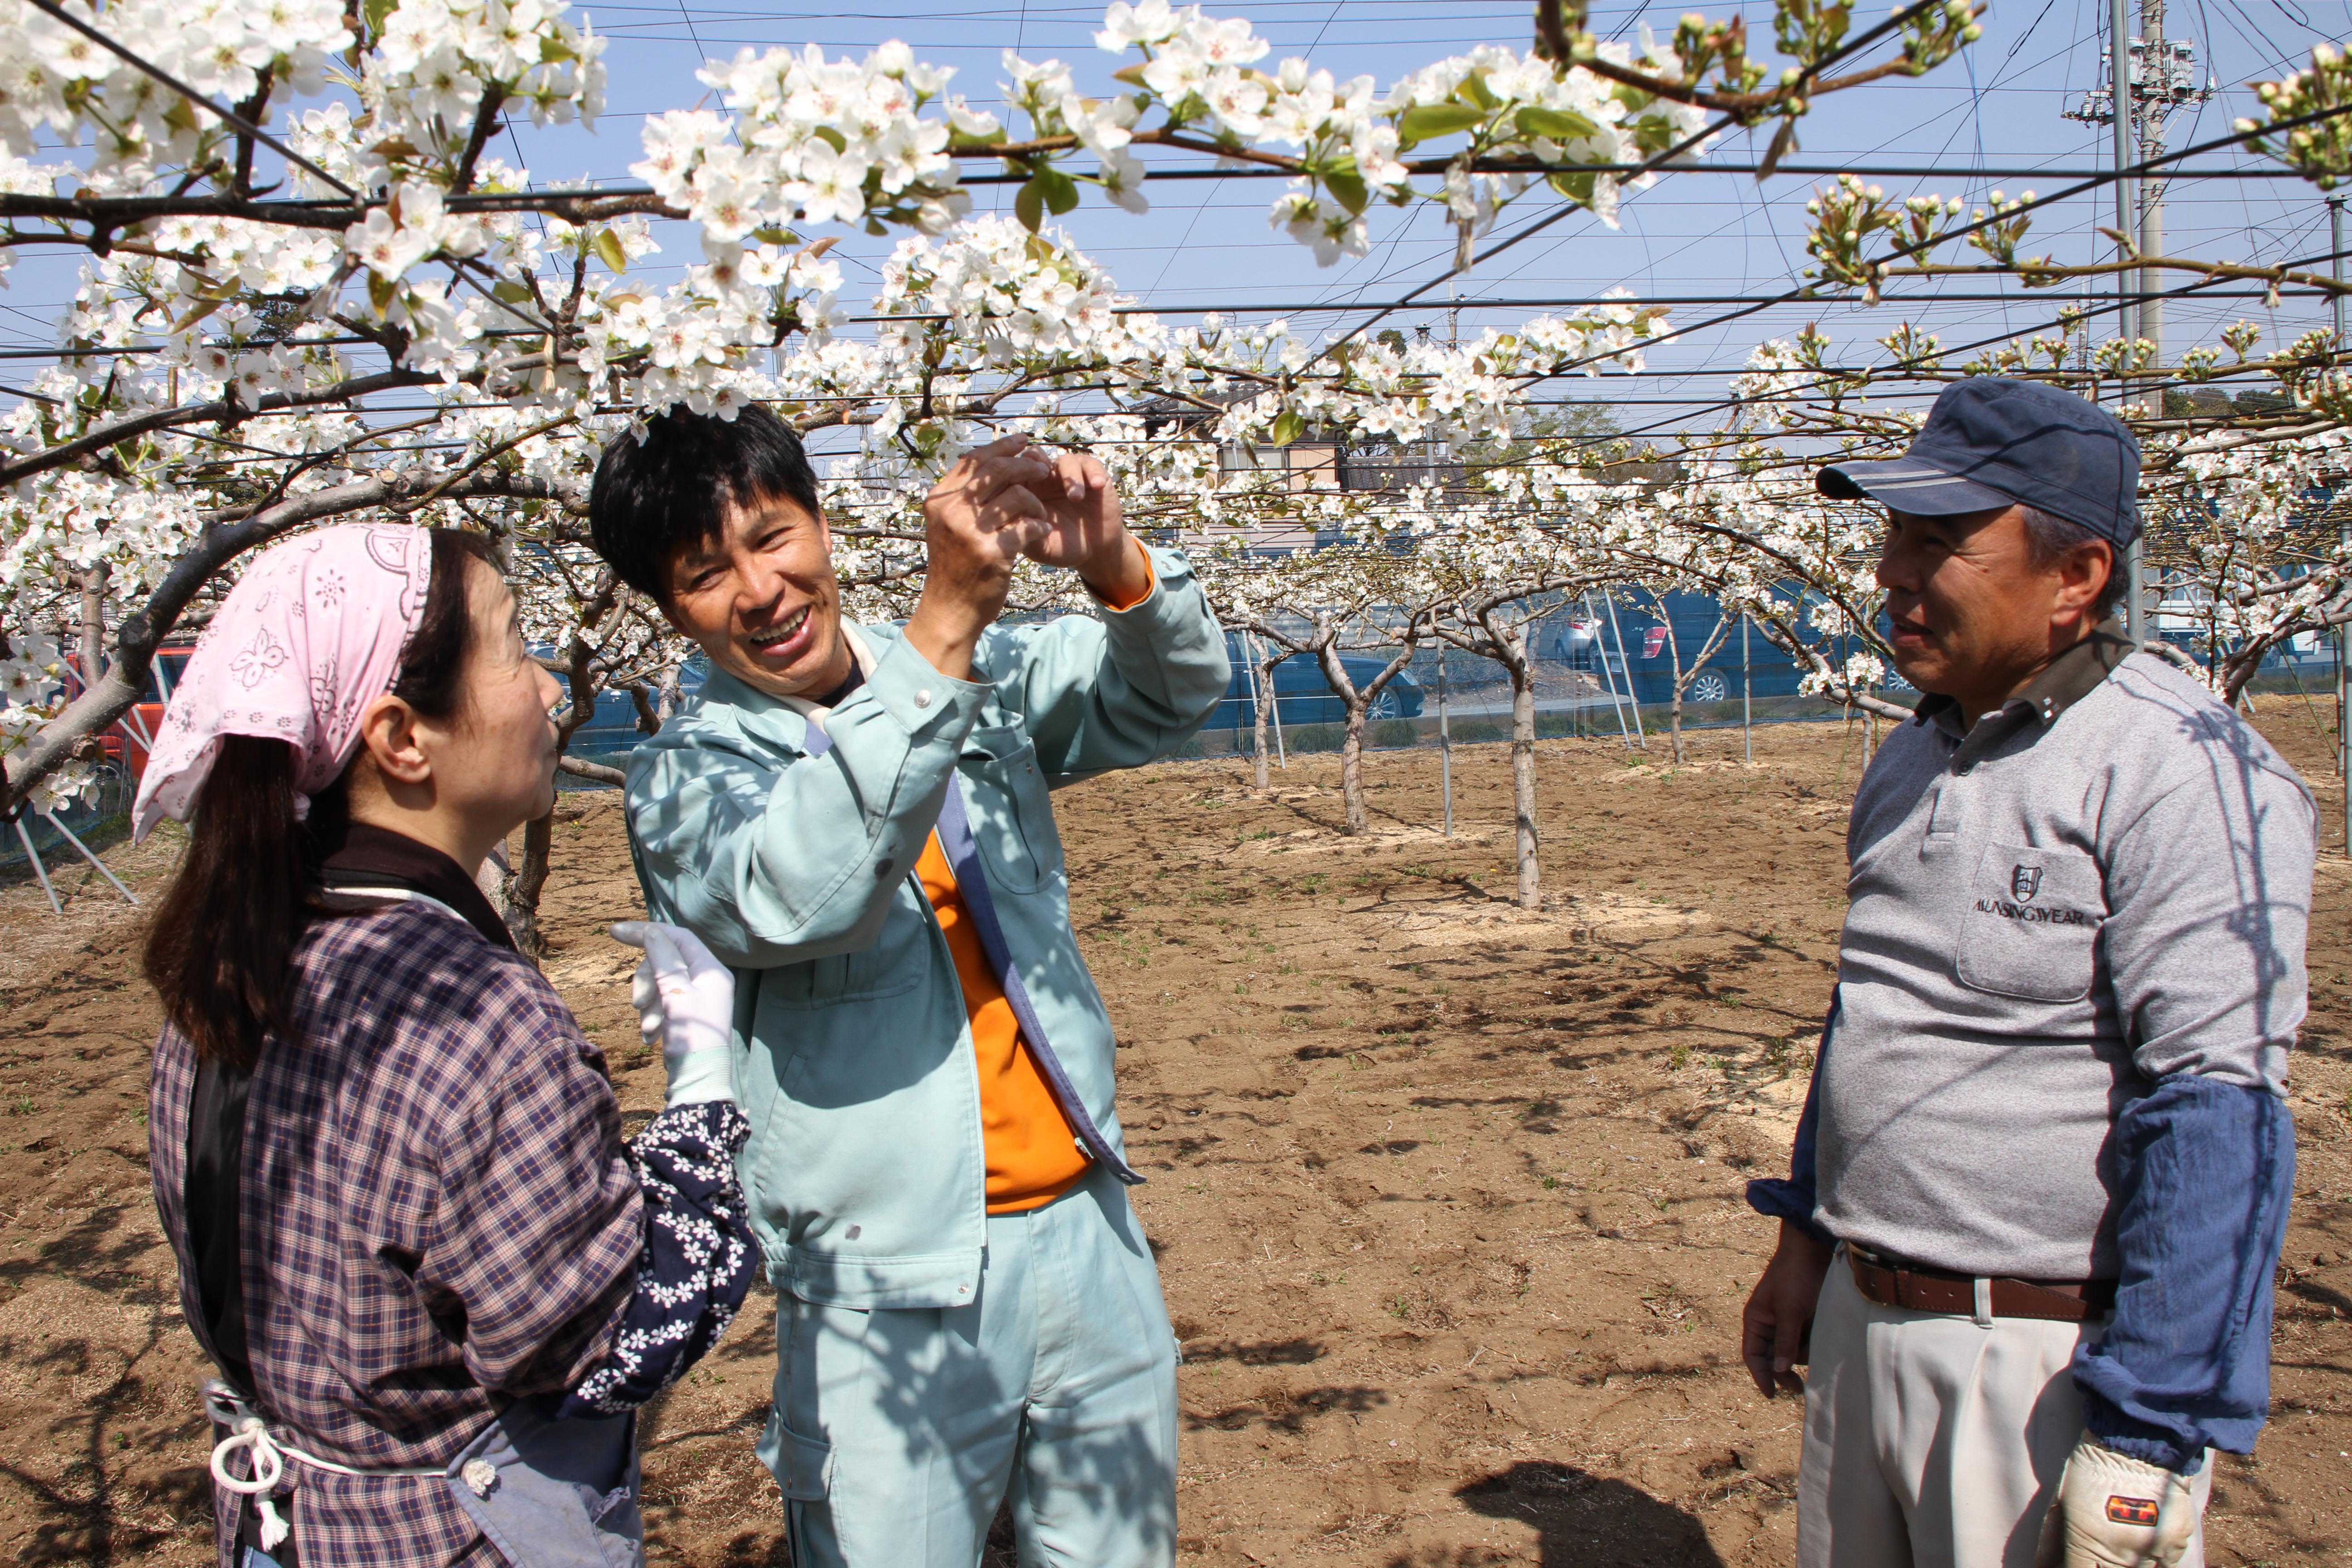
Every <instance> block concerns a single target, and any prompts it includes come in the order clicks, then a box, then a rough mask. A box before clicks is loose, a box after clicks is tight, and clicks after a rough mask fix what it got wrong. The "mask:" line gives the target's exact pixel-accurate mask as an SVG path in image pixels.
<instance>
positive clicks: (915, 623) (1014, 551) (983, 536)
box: [907, 436, 1061, 680]
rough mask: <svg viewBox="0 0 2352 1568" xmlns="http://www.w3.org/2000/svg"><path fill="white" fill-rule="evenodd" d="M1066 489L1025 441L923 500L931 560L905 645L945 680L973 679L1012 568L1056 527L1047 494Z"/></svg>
mask: <svg viewBox="0 0 2352 1568" xmlns="http://www.w3.org/2000/svg"><path fill="white" fill-rule="evenodd" d="M1059 488H1061V481H1060V480H1059V479H1057V477H1056V475H1055V471H1054V464H1053V462H1052V461H1051V460H1050V459H1049V458H1046V457H1045V455H1044V454H1042V453H1039V452H1037V451H1034V450H1033V449H1032V448H1031V447H1030V446H1029V438H1028V437H1025V436H1008V437H1004V438H1003V440H1001V441H992V442H991V443H989V444H988V445H987V446H985V447H979V448H977V449H975V450H973V451H970V452H967V453H965V454H964V455H963V456H962V457H961V458H958V459H957V460H956V464H955V467H953V468H950V469H949V470H948V471H947V472H946V473H945V474H943V475H941V476H940V482H939V483H938V484H935V485H933V486H932V487H931V492H930V494H929V495H928V496H926V497H924V498H923V534H924V544H925V548H926V551H927V552H928V560H927V563H926V564H925V568H924V573H923V595H922V597H921V598H920V599H919V601H917V603H916V605H915V613H914V615H913V616H911V617H909V618H908V622H907V640H908V642H910V643H912V644H913V645H914V646H915V650H916V651H917V652H918V653H920V654H921V655H922V656H923V657H924V658H927V659H929V660H930V662H931V668H934V669H937V670H938V671H939V672H940V674H941V675H945V676H950V677H952V678H953V679H958V680H961V679H965V678H966V677H968V676H969V675H970V674H971V650H972V647H973V646H974V645H975V644H977V643H978V642H979V641H980V634H981V633H982V632H983V631H985V630H987V629H988V626H989V625H990V624H991V623H992V622H993V621H994V620H995V619H996V617H997V616H998V615H999V613H1001V612H1002V611H1003V608H1004V596H1005V595H1006V594H1007V593H1009V592H1011V590H1012V587H1013V567H1014V566H1015V565H1016V564H1018V563H1019V562H1020V559H1021V557H1022V556H1024V555H1034V554H1035V553H1036V551H1037V549H1038V547H1039V546H1040V544H1042V542H1044V541H1045V537H1046V535H1047V534H1048V533H1049V532H1051V531H1052V528H1053V521H1052V519H1051V518H1050V517H1049V516H1048V514H1047V512H1046V509H1045V505H1044V503H1043V502H1041V501H1040V500H1038V499H1037V496H1038V492H1039V491H1041V490H1046V491H1050V490H1054V489H1059Z"/></svg>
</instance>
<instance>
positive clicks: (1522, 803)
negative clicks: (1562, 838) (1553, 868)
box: [1504, 630, 1543, 910]
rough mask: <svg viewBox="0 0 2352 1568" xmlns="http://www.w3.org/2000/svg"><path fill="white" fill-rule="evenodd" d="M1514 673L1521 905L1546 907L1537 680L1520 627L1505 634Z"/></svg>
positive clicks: (1515, 833)
mask: <svg viewBox="0 0 2352 1568" xmlns="http://www.w3.org/2000/svg"><path fill="white" fill-rule="evenodd" d="M1504 646H1505V647H1507V649H1508V651H1509V653H1510V656H1511V657H1510V658H1509V659H1508V660H1507V668H1509V670H1510V672H1511V827H1512V838H1513V846H1512V847H1513V850H1514V853H1515V854H1516V855H1517V859H1518V868H1519V908H1521V909H1523V910H1539V909H1541V908H1543V885H1542V879H1541V874H1540V873H1539V872H1538V869H1537V867H1536V679H1535V669H1534V667H1533V666H1531V665H1529V664H1528V641H1527V637H1526V635H1525V634H1524V633H1521V632H1519V631H1517V630H1512V631H1508V632H1506V633H1505V634H1504Z"/></svg>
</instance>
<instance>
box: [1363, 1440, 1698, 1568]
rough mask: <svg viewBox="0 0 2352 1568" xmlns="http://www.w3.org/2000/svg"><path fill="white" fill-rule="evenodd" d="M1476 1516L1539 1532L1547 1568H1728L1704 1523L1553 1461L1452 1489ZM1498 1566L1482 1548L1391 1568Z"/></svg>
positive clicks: (1411, 1558)
mask: <svg viewBox="0 0 2352 1568" xmlns="http://www.w3.org/2000/svg"><path fill="white" fill-rule="evenodd" d="M1454 1496H1455V1497H1456V1498H1458V1499H1460V1500H1461V1502H1462V1506H1463V1507H1465V1508H1466V1509H1468V1510H1470V1511H1471V1512H1472V1513H1475V1514H1481V1515H1484V1516H1485V1517H1486V1518H1488V1519H1515V1520H1517V1521H1520V1522H1521V1523H1523V1524H1528V1525H1532V1526H1534V1527H1535V1531H1536V1544H1537V1550H1538V1557H1537V1561H1538V1563H1541V1564H1542V1565H1543V1568H1724V1564H1723V1559H1722V1558H1721V1557H1719V1556H1717V1554H1716V1551H1715V1548H1714V1547H1712V1546H1710V1545H1708V1544H1707V1539H1706V1531H1705V1530H1703V1529H1702V1528H1700V1525H1699V1522H1698V1521H1697V1520H1696V1518H1694V1517H1693V1516H1692V1515H1691V1514H1689V1513H1688V1512H1686V1511H1685V1510H1682V1509H1679V1508H1676V1507H1675V1506H1674V1505H1673V1504H1672V1503H1668V1502H1662V1501H1660V1500H1658V1499H1656V1498H1654V1497H1652V1496H1651V1495H1650V1494H1649V1493H1647V1492H1645V1491H1643V1489H1641V1488H1639V1487H1637V1486H1634V1485H1633V1484H1632V1483H1631V1482H1628V1481H1621V1480H1614V1479H1610V1478H1608V1477H1604V1476H1595V1475H1591V1474H1588V1473H1587V1472H1585V1471H1583V1470H1580V1469H1578V1468H1576V1467H1575V1466H1573V1465H1562V1464H1556V1463H1553V1462H1550V1461H1548V1460H1522V1461H1521V1462H1519V1463H1518V1464H1516V1465H1513V1466H1512V1467H1511V1468H1508V1469H1507V1470H1497V1471H1496V1473H1494V1474H1493V1475H1491V1476H1484V1477H1481V1478H1480V1479H1477V1480H1475V1481H1471V1482H1469V1483H1468V1484H1467V1485H1465V1486H1461V1487H1457V1488H1455V1489H1454ZM1517 1560H1518V1559H1516V1558H1512V1559H1499V1558H1496V1557H1494V1556H1492V1555H1491V1554H1486V1553H1485V1549H1483V1548H1471V1549H1469V1550H1467V1551H1462V1552H1454V1553H1453V1554H1451V1555H1446V1554H1444V1553H1442V1552H1441V1553H1433V1552H1428V1551H1423V1552H1412V1553H1407V1554H1405V1555H1403V1556H1400V1557H1397V1558H1394V1559H1392V1560H1391V1563H1389V1568H1469V1565H1471V1564H1474V1563H1486V1562H1500V1561H1517Z"/></svg>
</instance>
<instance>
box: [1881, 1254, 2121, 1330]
mask: <svg viewBox="0 0 2352 1568" xmlns="http://www.w3.org/2000/svg"><path fill="white" fill-rule="evenodd" d="M1845 1256H1846V1261H1847V1262H1848V1263H1849V1264H1851V1265H1853V1283H1854V1288H1855V1289H1858V1290H1860V1291H1861V1292H1862V1293H1863V1296H1864V1299H1865V1300H1872V1301H1875V1302H1877V1303H1878V1304H1879V1305H1880V1306H1882V1307H1901V1308H1905V1309H1906V1310H1910V1311H1914V1312H1950V1313H1954V1314H1957V1315H1958V1316H1960V1317H1963V1318H1969V1317H1974V1316H1975V1315H1976V1310H1977V1282H1976V1280H1975V1279H1974V1278H1973V1277H1971V1276H1969V1275H1966V1274H1955V1273H1952V1272H1951V1271H1950V1270H1948V1269H1944V1268H1923V1267H1921V1266H1919V1265H1916V1264H1911V1265H1904V1266H1899V1267H1898V1266H1890V1265H1886V1264H1882V1263H1872V1262H1868V1261H1866V1260H1865V1259H1864V1258H1863V1256H1862V1254H1861V1253H1859V1252H1857V1251H1855V1250H1854V1249H1853V1247H1847V1248H1846V1249H1845ZM1987 1283H1988V1284H1989V1285H1990V1292H1989V1293H1990V1296H1991V1298H1992V1315H1993V1316H1994V1317H1996V1318H2039V1319H2042V1320H2043V1321H2048V1322H2053V1323H2080V1322H2084V1321H2088V1320H2090V1319H2093V1318H2097V1317H2101V1316H2104V1315H2105V1312H2106V1310H2107V1309H2109V1308H2110V1307H2112V1306H2114V1305H2115V1304H2116V1282H2115V1281H2114V1280H2112V1279H2084V1280H2079V1281H2078V1280H2053V1279H2039V1280H2037V1279H1992V1280H1989V1281H1987Z"/></svg>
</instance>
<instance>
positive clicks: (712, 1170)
mask: <svg viewBox="0 0 2352 1568" xmlns="http://www.w3.org/2000/svg"><path fill="white" fill-rule="evenodd" d="M750 1133H751V1123H750V1122H748V1121H744V1120H743V1112H742V1111H741V1110H739V1109H737V1107H736V1105H735V1102H734V1101H732V1100H709V1101H706V1102H703V1103H701V1104H698V1105H681V1106H677V1107H676V1108H675V1109H672V1110H665V1111H663V1112H662V1113H661V1114H660V1115H658V1116H656V1117H655V1118H654V1119H653V1120H652V1121H649V1122H647V1123H646V1128H645V1131H642V1132H640V1133H638V1134H637V1136H636V1140H635V1142H633V1143H631V1144H630V1145H629V1150H628V1155H629V1163H630V1164H631V1165H632V1166H634V1167H635V1170H636V1175H637V1187H638V1190H639V1191H640V1192H642V1193H643V1194H645V1209H646V1237H645V1244H644V1246H643V1247H642V1248H641V1249H640V1250H639V1251H638V1253H637V1277H636V1287H635V1289H634V1290H632V1291H631V1292H630V1295H629V1299H628V1300H627V1301H626V1302H625V1303H623V1305H622V1307H621V1321H620V1331H619V1332H618V1333H617V1334H615V1335H614V1340H613V1348H612V1350H611V1351H610V1352H608V1353H607V1354H606V1355H605V1356H604V1359H603V1360H602V1361H600V1362H598V1363H595V1364H594V1365H593V1366H592V1367H590V1368H589V1369H588V1373H587V1375H586V1376H585V1377H584V1378H583V1379H582V1380H581V1382H580V1383H579V1384H578V1385H577V1386H576V1387H574V1388H573V1389H572V1391H571V1395H570V1397H568V1398H567V1399H565V1400H564V1402H563V1409H562V1412H561V1413H560V1415H562V1416H572V1415H618V1414H619V1413H620V1412H622V1411H624V1410H633V1409H635V1407H636V1406H638V1405H643V1404H645V1403H646V1401H647V1400H649V1399H651V1398H652V1397H653V1396H654V1395H655V1394H659V1393H660V1392H661V1391H662V1390H663V1389H665V1388H667V1387H668V1386H669V1385H670V1384H673V1383H675V1382H677V1378H678V1374H679V1373H683V1372H684V1371H686V1369H687V1368H688V1367H689V1366H692V1365H693V1364H694V1363H696V1362H698V1361H699V1360H701V1359H702V1357H703V1356H704V1355H705V1354H706V1353H708V1352H709V1350H710V1347H711V1346H713V1345H715V1344H717V1343H718V1342H719V1335H721V1334H723V1333H725V1332H726V1331H727V1325H728V1324H729V1323H730V1322H732V1321H734V1320H735V1311H736V1309H738V1308H739V1307H740V1306H742V1304H743V1297H744V1296H745V1294H746V1293H747V1292H749V1291H750V1289H751V1276H752V1274H753V1272H754V1271H755V1270H756V1269H757V1268H759V1262H760V1249H759V1245H758V1244H757V1243H756V1242H754V1241H753V1240H752V1239H751V1220H750V1216H749V1215H747V1214H746V1212H745V1209H744V1203H743V1189H742V1187H741V1185H740V1184H739V1183H738V1181H737V1180H736V1175H735V1154H736V1151H738V1150H740V1148H742V1146H743V1140H744V1139H745V1138H746V1137H747V1136H749V1135H750Z"/></svg>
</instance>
